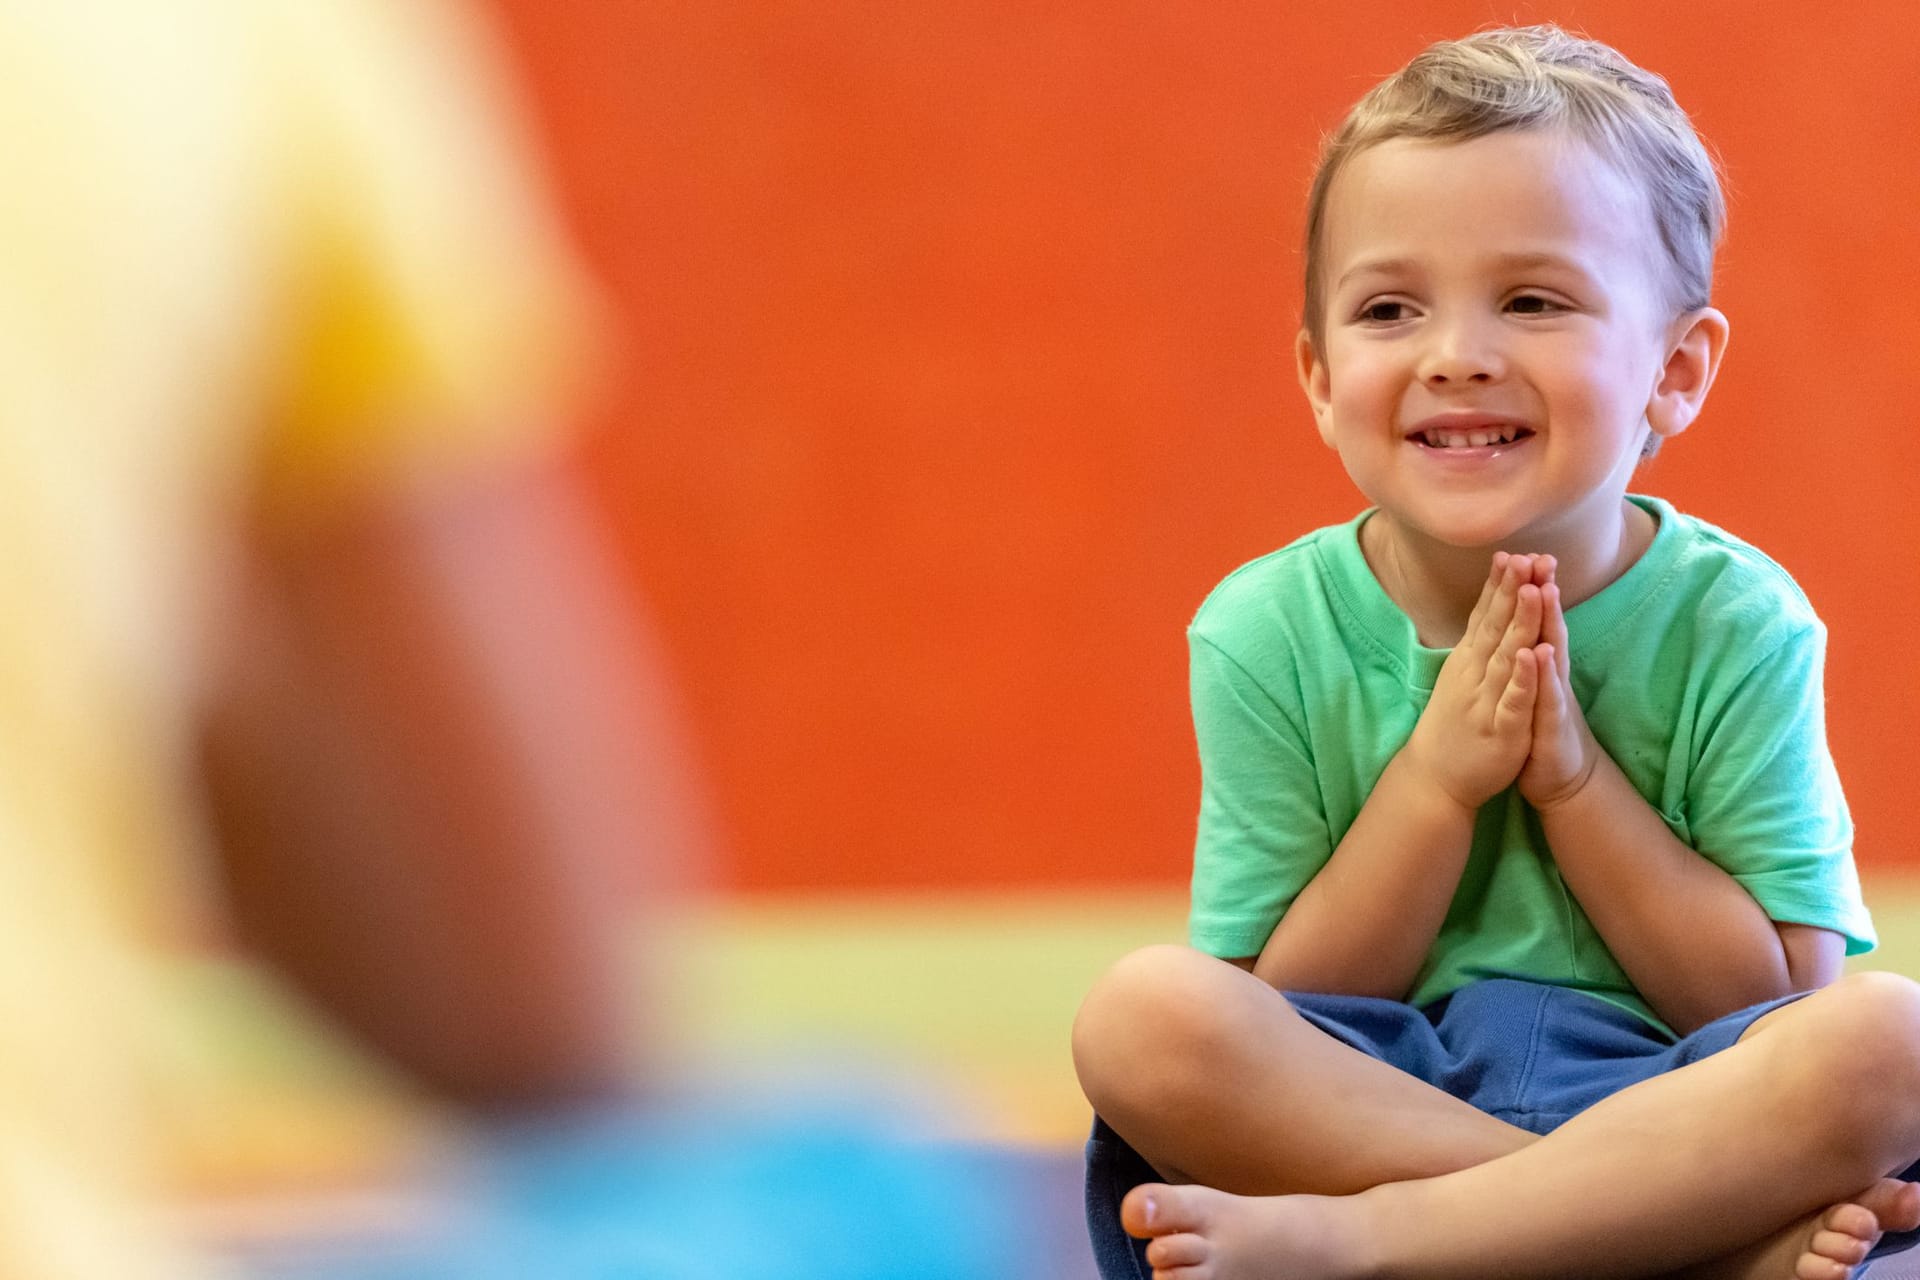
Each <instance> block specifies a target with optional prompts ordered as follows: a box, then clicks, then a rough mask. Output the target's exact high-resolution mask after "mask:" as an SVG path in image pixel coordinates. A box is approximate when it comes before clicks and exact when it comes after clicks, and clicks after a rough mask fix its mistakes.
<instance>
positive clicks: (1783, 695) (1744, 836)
mask: <svg viewBox="0 0 1920 1280" xmlns="http://www.w3.org/2000/svg"><path fill="white" fill-rule="evenodd" d="M1825 656H1826V633H1825V630H1824V628H1822V627H1821V626H1820V625H1819V623H1818V622H1811V623H1809V624H1807V625H1804V626H1799V627H1795V628H1794V629H1793V631H1792V632H1791V633H1790V634H1789V635H1788V637H1787V638H1786V640H1785V641H1784V642H1782V643H1778V644H1776V645H1774V646H1773V647H1772V648H1771V649H1770V650H1768V651H1767V652H1766V653H1765V654H1764V656H1763V657H1762V658H1761V659H1760V660H1759V662H1757V663H1756V664H1754V665H1753V666H1752V667H1751V668H1750V669H1748V670H1747V671H1746V672H1745V673H1744V674H1743V675H1742V676H1741V677H1740V678H1739V679H1738V681H1737V682H1736V683H1735V684H1734V686H1733V687H1732V689H1731V691H1730V692H1729V694H1728V695H1727V696H1726V698H1725V699H1724V701H1723V702H1722V703H1721V704H1720V705H1719V707H1718V708H1717V709H1716V711H1715V714H1714V715H1713V718H1712V721H1711V723H1710V724H1709V725H1708V726H1707V727H1706V733H1705V735H1704V739H1703V745H1702V747H1701V749H1700V753H1699V758H1698V762H1697V763H1696V765H1695V766H1694V771H1693V775H1692V777H1691V778H1690V779H1689V782H1688V788H1687V802H1688V811H1689V825H1690V827H1691V832H1692V840H1693V843H1694V846H1695V847H1696V848H1698V849H1699V850H1700V852H1701V853H1703V854H1705V855H1706V856H1707V857H1709V858H1711V859H1712V860H1713V861H1714V862H1715V863H1717V864H1718V865H1719V866H1721V867H1723V868H1724V869H1725V870H1726V871H1727V872H1728V873H1729V874H1731V875H1732V876H1733V878H1734V879H1736V880H1738V881H1739V882H1740V884H1741V885H1742V886H1743V887H1745V888H1746V890H1747V892H1748V893H1750V894H1752V895H1753V898H1754V900H1755V901H1756V902H1758V903H1759V904H1760V906H1761V907H1762V908H1763V909H1765V911H1766V913H1767V915H1768V916H1769V917H1771V918H1772V919H1774V920H1776V921H1780V922H1782V923H1789V924H1807V925H1816V926H1819V927H1820V928H1824V929H1832V930H1834V931H1836V932H1838V933H1841V934H1844V935H1845V936H1846V939H1847V954H1849V955H1856V954H1859V953H1860V952H1863V951H1867V950H1870V949H1871V948H1872V947H1873V946H1874V944H1875V938H1874V933H1873V924H1872V921H1871V919H1870V918H1869V916H1868V914H1867V909H1866V904H1865V902H1864V900H1863V899H1862V897H1861V893H1860V881H1859V876H1858V873H1857V872H1856V870H1855V868H1854V863H1853V820H1852V818H1851V817H1850V815H1849V814H1848V811H1847V803H1846V797H1845V796H1844V795H1843V793H1842V791H1841V787H1840V779H1839V775H1838V772H1837V770H1836V769H1835V768H1834V764H1833V757H1832V754H1831V752H1830V751H1829V750H1828V747H1827V733H1826V708H1825V698H1826V695H1825V689H1824V683H1823V668H1824V665H1825Z"/></svg>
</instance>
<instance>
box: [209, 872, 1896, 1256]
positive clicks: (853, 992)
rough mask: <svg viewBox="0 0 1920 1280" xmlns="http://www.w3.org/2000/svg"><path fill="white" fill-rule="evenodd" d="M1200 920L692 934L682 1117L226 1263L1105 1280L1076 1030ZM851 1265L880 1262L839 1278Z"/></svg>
mask: <svg viewBox="0 0 1920 1280" xmlns="http://www.w3.org/2000/svg"><path fill="white" fill-rule="evenodd" d="M1868 895H1869V900H1870V902H1871V903H1872V904H1873V906H1874V908H1875V915H1876V919H1877V920H1878V922H1879V925H1880V929H1881V932H1882V937H1883V945H1882V947H1881V949H1880V950H1879V951H1878V952H1877V953H1875V954H1874V955H1872V956H1870V957H1863V958H1862V960H1861V963H1862V964H1863V965H1871V966H1872V967H1879V968H1888V969H1893V970H1896V971H1899V972H1905V973H1911V974H1920V879H1916V880H1911V881H1902V880H1892V879H1886V878H1882V879H1878V880H1870V881H1869V884H1868ZM1182 910H1183V904H1182V895H1181V894H1180V893H1179V892H1177V891H1172V890H1169V891H1156V892H1134V893H1111V894H1106V895H1088V894H1085V893H1075V894H1050V895H1022V896H990V897H988V896H980V897H961V896H951V897H948V896H939V897H933V896H874V897H865V898H857V899H855V898H846V897H838V898H811V899H796V898H786V899H779V900H752V901H746V902H742V901H738V900H729V901H715V902H710V903H707V904H704V905H700V906H695V907H691V908H688V909H686V910H684V911H682V912H681V913H680V915H679V917H678V918H677V919H675V920H674V921H673V922H672V923H671V924H670V925H668V926H667V927H666V928H664V929H663V930H662V931H661V932H659V933H658V934H656V935H655V938H654V941H653V945H652V946H651V947H650V948H649V949H648V950H647V952H646V954H645V956H644V957H643V958H644V959H645V960H646V961H647V963H648V966H649V968H650V969H651V970H652V971H653V972H654V974H655V976H656V978H657V979H659V982H658V984H657V985H658V988H659V989H660V990H661V991H662V992H663V993H664V995H665V999H664V1000H663V1007H664V1010H665V1012H664V1014H663V1016H662V1018H661V1022H660V1026H659V1027H658V1029H657V1030H656V1037H657V1039H658V1040H659V1041H660V1042H661V1043H664V1044H667V1045H670V1046H672V1051H671V1054H670V1060H671V1068H670V1071H669V1072H668V1074H670V1075H671V1076H672V1078H674V1079H675V1080H677V1081H680V1082H681V1085H680V1086H679V1088H678V1089H677V1090H676V1091H675V1092H674V1093H672V1094H670V1095H668V1097H667V1099H666V1100H665V1101H664V1102H661V1101H656V1103H655V1105H654V1106H653V1107H652V1108H651V1109H650V1110H649V1111H648V1112H647V1113H646V1114H645V1115H628V1116H617V1117H597V1118H593V1119H592V1121H591V1123H584V1124H580V1125H576V1126H574V1127H572V1128H570V1129H567V1130H566V1131H564V1132H560V1133H556V1132H555V1131H554V1130H553V1129H551V1128H543V1129H538V1130H526V1129H523V1130H520V1131H510V1130H495V1131H489V1132H488V1133H486V1134H484V1135H483V1136H482V1138H481V1139H480V1140H479V1141H477V1142H475V1143H474V1144H472V1145H471V1146H470V1147H469V1148H468V1151H467V1156H466V1157H465V1158H464V1159H463V1160H462V1161H456V1162H452V1163H450V1164H448V1165H447V1166H446V1167H444V1168H442V1169H441V1170H440V1172H439V1173H438V1174H437V1175H435V1176H434V1177H431V1178H424V1179H422V1181H421V1187H420V1188H417V1189H418V1190H420V1191H421V1193H422V1202H423V1203H424V1202H428V1201H435V1202H437V1203H439V1204H440V1206H441V1210H440V1211H438V1212H428V1211H424V1210H423V1211H420V1212H414V1213H410V1214H406V1215H398V1217H400V1218H401V1219H402V1220H404V1222H405V1223H406V1224H407V1229H406V1230H405V1231H401V1232H398V1233H396V1232H395V1231H393V1230H392V1229H391V1227H392V1221H393V1220H394V1219H395V1217H396V1215H394V1214H392V1213H389V1214H388V1215H387V1225H386V1226H385V1227H383V1228H380V1229H374V1228H371V1227H369V1226H367V1225H366V1223H367V1221H368V1219H366V1218H364V1217H363V1218H361V1219H358V1220H354V1219H350V1218H341V1217H335V1218H332V1219H329V1218H328V1217H327V1216H326V1215H325V1214H322V1215H319V1216H317V1217H308V1218H305V1219H300V1220H297V1221H295V1222H293V1223H292V1224H291V1225H285V1226H282V1227H279V1228H276V1229H270V1230H265V1231H260V1230H252V1231H249V1232H246V1233H244V1238H243V1236H242V1235H234V1236H231V1237H230V1240H231V1241H233V1242H235V1243H233V1245H232V1249H231V1252H232V1253H233V1255H234V1257H235V1258H236V1260H238V1261H240V1262H242V1263H243V1264H244V1266H245V1269H246V1270H247V1271H249V1272H251V1273H253V1274H255V1275H258V1276H260V1277H262V1278H263V1280H387V1278H388V1277H394V1280H398V1278H399V1277H401V1276H405V1277H407V1278H408V1280H441V1278H442V1277H444V1278H445V1280H469V1278H470V1277H471V1278H474V1280H479V1278H482V1277H491V1276H493V1275H496V1274H498V1275H502V1276H506V1275H514V1274H521V1273H523V1271H522V1264H521V1263H519V1262H516V1261H514V1259H516V1258H524V1257H527V1256H537V1257H540V1258H542V1259H543V1261H542V1264H541V1266H540V1269H539V1274H541V1275H544V1276H552V1277H554V1278H555V1280H584V1278H585V1277H589V1276H591V1277H596V1278H597V1277H600V1276H603V1275H604V1276H608V1277H613V1276H619V1275H627V1274H637V1273H640V1272H641V1271H642V1270H644V1274H647V1275H649V1276H667V1277H677V1276H680V1275H683V1274H684V1275H686V1276H688V1277H689V1280H691V1278H692V1277H694V1276H700V1277H702V1278H703V1280H708V1278H710V1280H755V1278H756V1277H758V1276H759V1275H761V1274H762V1273H763V1269H762V1267H761V1265H760V1263H759V1262H758V1261H757V1259H760V1258H763V1257H768V1256H775V1255H777V1256H778V1258H779V1262H778V1265H774V1264H772V1263H769V1264H768V1265H767V1267H766V1268H765V1270H764V1273H765V1274H767V1275H768V1276H770V1277H771V1276H773V1275H782V1274H796V1273H811V1272H813V1271H815V1270H818V1269H819V1266H820V1265H824V1264H826V1263H827V1262H829V1261H831V1262H832V1269H830V1270H819V1273H820V1274H837V1275H841V1276H849V1277H855V1278H856V1280H857V1278H859V1277H868V1276H871V1277H872V1280H887V1278H888V1277H891V1276H894V1275H898V1276H900V1277H902V1280H940V1278H941V1277H944V1276H946V1275H948V1274H952V1275H954V1276H955V1277H956V1280H957V1277H958V1276H960V1275H983V1274H993V1275H996V1276H1002V1277H1012V1278H1014V1280H1025V1278H1027V1277H1031V1278H1032V1280H1094V1272H1093V1267H1092V1262H1091V1259H1090V1258H1089V1257H1088V1256H1087V1254H1086V1247H1085V1244H1084V1237H1083V1233H1082V1227H1081V1222H1080V1209H1079V1156H1078V1151H1079V1145H1080V1142H1081V1140H1082V1138H1083V1137H1084V1132H1085V1126H1086V1122H1087V1118H1088V1116H1087V1108H1086V1104H1085V1102H1084V1101H1083V1100H1082V1099H1081V1097H1080V1095H1079V1091H1078V1089H1077V1087H1076V1086H1075V1084H1074V1080H1073V1076H1072V1071H1071V1066H1070V1064H1069V1061H1068V1054H1067V1030H1068V1027H1069V1025H1070V1023H1071V1019H1072V1015H1073V1011H1074V1009H1075V1007H1076V1005H1077V1002H1078V1000H1079V997H1080V995H1081V993H1082V992H1084V991H1085V990H1086V988H1087V987H1088V985H1089V984H1090V983H1091V982H1092V981H1093V979H1094V978H1095V977H1096V976H1097V975H1098V973H1099V972H1100V971H1101V969H1102V968H1103V967H1104V966H1105V965H1106V964H1108V963H1109V962H1111V960H1112V959H1113V958H1114V957H1116V956H1118V955H1120V954H1122V953H1124V952H1125V951H1127V950H1129V949H1131V948H1133V947H1136V946H1140V945H1143V944H1146V943H1149V942H1155V941H1167V940H1175V939H1178V938H1179V937H1180V936H1181V928H1182ZM783 1161H784V1162H785V1163H782V1162H783ZM683 1171H697V1176H696V1172H683ZM696 1183H704V1185H705V1187H706V1190H705V1191H704V1192H701V1191H699V1190H698V1188H697V1187H695V1186H694V1184H696ZM475 1188H483V1190H482V1191H479V1192H476V1190H475ZM690 1188H691V1189H690ZM689 1197H691V1198H689ZM476 1203H480V1204H484V1205H486V1206H488V1208H487V1209H486V1211H485V1212H484V1213H482V1214H481V1215H480V1216H479V1217H478V1218H476V1217H475V1216H474V1214H473V1211H472V1206H473V1205H474V1204H476ZM449 1205H452V1206H464V1207H461V1208H458V1211H455V1212H448V1211H447V1206H449ZM776 1206H777V1209H776V1208H775V1207H776ZM355 1221H357V1222H358V1223H359V1225H357V1226H356V1225H351V1224H352V1223H353V1222H355ZM693 1222H703V1223H704V1224H705V1225H704V1226H702V1227H701V1228H700V1231H701V1232H702V1233H704V1235H705V1236H706V1237H707V1238H709V1239H726V1240H729V1241H731V1243H732V1245H733V1246H735V1253H734V1254H732V1255H728V1256H730V1257H734V1259H735V1260H734V1261H733V1262H732V1263H729V1264H726V1265H724V1266H721V1265H718V1264H717V1263H716V1260H715V1258H714V1257H713V1256H703V1257H702V1258H701V1260H700V1261H699V1262H687V1263H686V1269H684V1270H680V1269H676V1266H675V1263H674V1260H673V1257H672V1256H669V1254H671V1250H669V1251H668V1252H667V1253H664V1254H663V1253H662V1248H663V1246H662V1244H661V1237H662V1232H663V1231H665V1232H668V1233H669V1234H670V1236H671V1238H674V1239H679V1237H680V1236H681V1235H684V1234H685V1231H686V1230H687V1229H688V1226H687V1224H689V1223H693ZM343 1223H347V1224H349V1225H345V1226H343V1225H342V1224H343ZM662 1223H667V1224H671V1225H669V1226H666V1227H662V1226H661V1225H660V1224H662ZM769 1223H774V1224H775V1225H768V1224H769ZM409 1232H410V1233H411V1234H410V1235H409ZM889 1232H892V1233H894V1234H893V1236H889V1235H888V1233H889ZM896 1237H897V1241H898V1242H897V1243H896V1244H895V1245H892V1246H887V1247H885V1248H882V1247H881V1246H880V1245H879V1244H878V1243H877V1242H878V1241H880V1240H883V1239H890V1238H896ZM849 1239H865V1240H866V1241H867V1242H868V1246H869V1247H868V1248H867V1249H866V1251H865V1252H858V1251H856V1252H844V1251H843V1253H842V1254H840V1255H832V1250H834V1249H836V1248H840V1249H843V1250H845V1249H851V1248H853V1246H852V1245H848V1244H847V1243H846V1241H847V1240H849ZM583 1240H584V1241H588V1242H590V1243H591V1245H592V1248H591V1249H589V1250H587V1251H586V1252H581V1253H579V1254H578V1256H577V1257H574V1260H573V1262H571V1263H565V1262H563V1260H562V1253H563V1252H564V1251H565V1250H566V1249H572V1248H577V1247H580V1242H581V1241H583ZM685 1243H686V1242H685V1241H684V1240H682V1241H681V1244H685ZM376 1245H377V1246H378V1247H375V1246H376ZM676 1247H678V1246H676ZM409 1250H411V1252H409ZM516 1250H517V1251H519V1252H517V1253H516ZM822 1250H826V1251H827V1255H831V1256H823V1254H822ZM695 1252H696V1253H697V1252H698V1251H697V1250H696V1251H695ZM1916 1253H1920V1251H1916ZM567 1256H573V1255H567ZM909 1257H912V1258H914V1259H915V1261H913V1262H912V1263H911V1264H909V1263H908V1262H907V1261H906V1260H907V1259H908V1258H909ZM802 1258H811V1259H813V1262H812V1263H809V1264H808V1265H806V1266H803V1267H799V1268H798V1270H797V1271H796V1270H794V1269H793V1268H794V1267H795V1266H796V1265H797V1264H798V1262H799V1260H800V1259H802ZM1873 1275H1874V1280H1905V1278H1920V1261H1916V1262H1915V1263H1912V1264H1908V1263H1906V1262H1905V1260H1904V1259H1901V1260H1897V1261H1890V1262H1888V1263H1886V1264H1882V1265H1881V1266H1880V1267H1879V1268H1877V1269H1875V1271H1874V1272H1873Z"/></svg>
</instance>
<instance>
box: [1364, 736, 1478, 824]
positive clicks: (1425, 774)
mask: <svg viewBox="0 0 1920 1280" xmlns="http://www.w3.org/2000/svg"><path fill="white" fill-rule="evenodd" d="M1381 786H1392V787H1393V788H1394V789H1395V790H1398V791H1399V792H1400V793H1401V799H1402V802H1403V803H1418V804H1424V805H1426V806H1428V807H1430V808H1431V809H1432V811H1433V812H1434V813H1435V815H1436V816H1437V817H1439V818H1441V819H1446V818H1465V819H1466V820H1467V822H1469V823H1471V822H1472V821H1473V819H1474V818H1475V816H1477V815H1478V814H1479V812H1480V807H1481V806H1482V805H1484V804H1485V803H1486V802H1487V801H1488V800H1490V799H1492V798H1493V797H1492V796H1486V797H1482V798H1481V799H1479V800H1474V799H1472V798H1471V797H1466V798H1463V797H1461V796H1459V795H1456V794H1455V793H1454V791H1453V789H1452V788H1451V787H1449V786H1448V785H1447V783H1446V781H1445V779H1444V778H1443V777H1442V775H1441V774H1440V772H1439V771H1437V770H1434V769H1431V768H1428V767H1427V765H1426V764H1425V762H1424V760H1423V758H1422V754H1421V752H1420V751H1419V749H1418V748H1417V747H1416V746H1415V745H1414V744H1413V743H1412V742H1408V743H1407V745H1406V746H1404V747H1402V748H1400V750H1399V752H1398V753H1397V754H1396V755H1395V756H1394V757H1393V759H1392V760H1390V761H1389V762H1388V763H1387V768H1386V771H1385V772H1384V773H1382V774H1381V775H1380V783H1379V785H1376V786H1375V788H1374V790H1375V791H1376V792H1377V791H1379V790H1380V788H1381ZM1495 794H1498V792H1495Z"/></svg>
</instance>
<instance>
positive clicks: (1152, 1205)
mask: <svg viewBox="0 0 1920 1280" xmlns="http://www.w3.org/2000/svg"><path fill="white" fill-rule="evenodd" d="M1208 1194H1209V1193H1208V1192H1207V1190H1206V1189H1205V1188H1204V1187H1169V1186H1167V1185H1165V1184H1164V1183H1159V1182H1148V1183H1143V1184H1141V1185H1140V1186H1137V1187H1135V1188H1134V1189H1133V1190H1131V1191H1129V1192H1127V1198H1126V1199H1125V1200H1122V1201H1121V1202H1120V1225H1121V1226H1123V1227H1125V1228H1126V1229H1127V1233H1128V1234H1129V1235H1135V1236H1139V1237H1140V1238H1141V1239H1143V1240H1149V1239H1152V1238H1154V1237H1156V1236H1170V1235H1176V1234H1178V1233H1179V1232H1182V1231H1198V1230H1200V1229H1201V1228H1202V1227H1203V1226H1204V1225H1205V1223H1204V1222H1203V1221H1202V1217H1203V1214H1202V1208H1203V1205H1204V1197H1205V1196H1207V1195H1208ZM1214 1194H1217V1193H1214Z"/></svg>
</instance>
